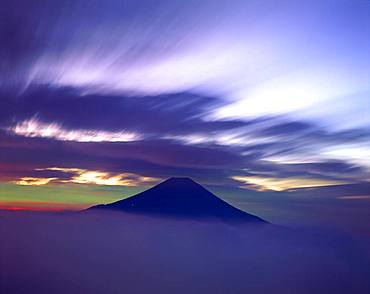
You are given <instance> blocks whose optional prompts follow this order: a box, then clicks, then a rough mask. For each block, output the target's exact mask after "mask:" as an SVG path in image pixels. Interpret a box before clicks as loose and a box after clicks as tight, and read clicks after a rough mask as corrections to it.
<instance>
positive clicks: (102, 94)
mask: <svg viewBox="0 0 370 294" xmlns="http://www.w3.org/2000/svg"><path fill="white" fill-rule="evenodd" d="M369 36H370V2H369V1H368V0H346V1H345V0H336V1H329V0H327V1H314V0H312V1H279V2H276V1H263V0H262V1H253V0H252V1H244V0H243V1H241V0H235V1H232V2H230V1H217V0H212V1H211V0H204V1H199V0H197V1H195V0H189V1H170V0H167V1H165V0H159V1H150V0H144V1H133V0H125V1H91V0H90V1H85V0H84V1H81V0H75V1H45V0H35V1H21V0H15V1H14V0H13V1H8V0H4V1H1V4H0V209H7V210H9V209H10V210H70V209H72V210H78V209H83V208H85V207H89V206H91V205H94V204H97V203H108V202H112V201H115V200H118V199H121V198H123V197H128V196H129V195H133V194H135V193H137V192H139V191H143V190H145V189H146V188H148V187H150V186H153V185H155V184H157V183H159V182H160V181H162V180H164V179H166V178H168V177H172V176H186V177H191V178H193V179H194V180H195V181H197V182H199V183H201V184H203V185H205V186H206V187H207V188H209V189H210V190H211V191H212V192H215V193H216V194H217V195H219V196H222V198H223V199H225V200H227V201H228V202H230V203H232V204H234V205H236V206H238V207H240V208H241V209H244V210H246V211H249V212H252V213H255V214H257V215H259V216H261V217H263V218H265V219H267V220H269V221H271V222H274V223H278V224H305V225H320V226H335V227H338V228H340V229H345V230H349V231H351V232H356V233H357V232H359V233H361V234H366V235H370V215H369V213H368V212H369V209H370V115H369V113H370V97H369V94H370V82H369V81H370V38H369Z"/></svg>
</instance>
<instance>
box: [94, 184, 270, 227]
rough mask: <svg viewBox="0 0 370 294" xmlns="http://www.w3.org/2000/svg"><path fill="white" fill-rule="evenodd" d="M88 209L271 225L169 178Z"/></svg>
mask: <svg viewBox="0 0 370 294" xmlns="http://www.w3.org/2000/svg"><path fill="white" fill-rule="evenodd" d="M88 210H89V211H91V210H115V211H124V212H129V213H136V214H144V215H150V216H161V217H175V218H191V219H215V218H216V219H219V220H222V221H231V222H249V223H267V222H266V221H264V220H262V219H261V218H259V217H257V216H254V215H251V214H248V213H246V212H244V211H242V210H240V209H237V208H235V207H234V206H232V205H230V204H228V203H227V202H225V201H223V200H221V199H220V198H218V197H217V196H216V195H214V194H212V193H211V192H209V191H208V190H206V189H205V188H204V187H202V186H201V185H199V184H198V183H196V182H194V181H193V180H192V179H190V178H169V179H167V180H165V181H164V182H162V183H160V184H158V185H156V186H154V187H152V188H150V189H148V190H146V191H144V192H141V193H139V194H136V195H134V196H131V197H129V198H126V199H123V200H119V201H117V202H113V203H110V204H100V205H96V206H92V207H90V208H89V209H88Z"/></svg>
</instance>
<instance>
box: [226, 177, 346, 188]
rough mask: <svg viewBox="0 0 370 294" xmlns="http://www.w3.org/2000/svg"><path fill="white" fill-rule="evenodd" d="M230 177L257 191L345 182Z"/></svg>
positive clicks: (332, 184)
mask: <svg viewBox="0 0 370 294" xmlns="http://www.w3.org/2000/svg"><path fill="white" fill-rule="evenodd" d="M232 179H234V180H237V181H239V182H242V183H244V184H248V185H250V187H251V188H253V189H256V190H258V191H265V190H272V191H285V190H289V189H297V188H312V187H323V186H334V185H341V184H346V182H344V181H335V180H322V179H307V178H267V177H266V178H264V177H259V176H251V177H247V176H234V177H232Z"/></svg>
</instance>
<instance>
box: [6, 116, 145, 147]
mask: <svg viewBox="0 0 370 294" xmlns="http://www.w3.org/2000/svg"><path fill="white" fill-rule="evenodd" d="M10 131H12V132H14V133H15V134H17V135H21V136H26V137H40V138H52V139H56V140H61V141H76V142H129V141H137V140H140V139H141V136H140V135H138V134H136V133H133V132H123V131H122V132H108V131H99V130H66V129H63V127H62V126H61V125H59V124H57V123H42V122H40V121H39V120H37V119H36V118H31V119H29V120H26V121H22V122H19V123H17V124H16V126H15V127H13V128H11V129H10Z"/></svg>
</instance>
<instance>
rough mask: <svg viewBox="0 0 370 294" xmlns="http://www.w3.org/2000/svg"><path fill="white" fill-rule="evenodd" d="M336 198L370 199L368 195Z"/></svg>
mask: <svg viewBox="0 0 370 294" xmlns="http://www.w3.org/2000/svg"><path fill="white" fill-rule="evenodd" d="M338 198H339V199H344V200H370V195H356V196H340V197H338Z"/></svg>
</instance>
